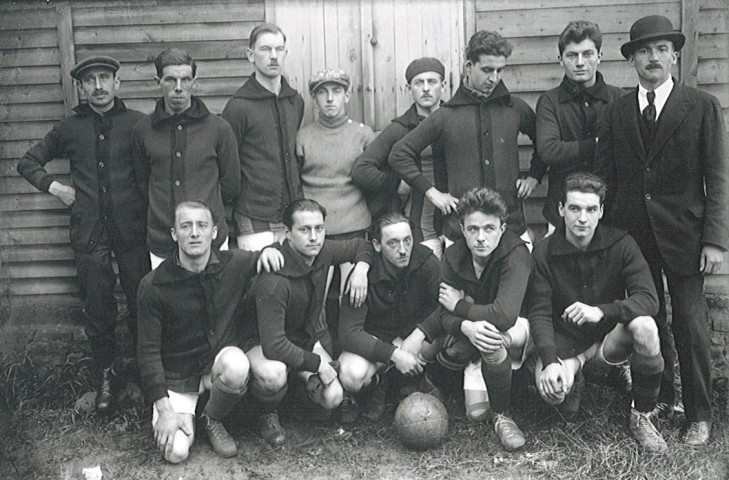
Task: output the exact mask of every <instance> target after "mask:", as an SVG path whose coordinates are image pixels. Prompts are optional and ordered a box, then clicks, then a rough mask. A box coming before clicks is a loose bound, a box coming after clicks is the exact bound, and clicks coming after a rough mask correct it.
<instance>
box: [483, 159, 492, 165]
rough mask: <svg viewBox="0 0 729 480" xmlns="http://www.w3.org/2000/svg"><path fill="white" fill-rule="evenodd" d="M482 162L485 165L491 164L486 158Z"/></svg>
mask: <svg viewBox="0 0 729 480" xmlns="http://www.w3.org/2000/svg"><path fill="white" fill-rule="evenodd" d="M483 163H485V164H486V165H491V162H489V161H488V160H484V161H483Z"/></svg>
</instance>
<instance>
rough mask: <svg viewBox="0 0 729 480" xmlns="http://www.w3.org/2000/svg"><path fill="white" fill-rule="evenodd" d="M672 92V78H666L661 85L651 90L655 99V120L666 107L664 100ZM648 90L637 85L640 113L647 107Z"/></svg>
mask: <svg viewBox="0 0 729 480" xmlns="http://www.w3.org/2000/svg"><path fill="white" fill-rule="evenodd" d="M671 90H673V77H668V80H666V81H665V82H663V85H661V86H660V87H658V88H656V89H655V90H653V92H654V93H655V94H656V99H655V100H654V102H653V104H654V105H655V106H656V120H657V119H658V118H659V117H660V116H661V111H663V107H664V106H665V105H666V100H668V96H669V95H670V94H671ZM647 95H648V90H647V89H646V88H645V87H643V85H640V84H638V107H639V108H640V111H641V112H642V111H643V110H644V109H645V107H647V106H648V97H647Z"/></svg>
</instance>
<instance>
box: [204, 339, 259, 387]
mask: <svg viewBox="0 0 729 480" xmlns="http://www.w3.org/2000/svg"><path fill="white" fill-rule="evenodd" d="M213 372H215V373H218V375H219V377H217V378H220V379H221V380H222V381H223V383H225V384H226V385H227V386H229V387H231V388H243V387H245V386H246V385H247V383H248V375H249V372H250V363H249V362H248V357H246V354H245V353H243V350H241V349H239V348H236V347H226V348H225V349H224V350H223V351H222V352H221V353H220V355H219V356H218V358H217V359H216V361H215V364H214V365H213Z"/></svg>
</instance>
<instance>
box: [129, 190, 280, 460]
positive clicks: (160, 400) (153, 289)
mask: <svg viewBox="0 0 729 480" xmlns="http://www.w3.org/2000/svg"><path fill="white" fill-rule="evenodd" d="M217 234H218V230H217V227H216V226H215V223H214V219H213V216H212V213H211V211H210V208H209V207H208V206H207V205H205V204H203V203H200V202H184V203H181V204H180V205H178V206H177V208H176V209H175V226H174V227H173V228H172V238H173V239H174V240H175V242H177V253H176V255H175V256H174V257H173V258H170V259H168V260H165V261H164V262H163V263H162V264H161V265H160V266H159V268H157V269H156V270H154V271H152V272H150V273H149V274H147V275H146V276H145V277H144V279H142V282H141V283H140V285H139V330H138V343H137V345H138V347H137V348H138V360H139V361H138V363H139V372H140V376H141V380H142V387H143V388H144V391H145V394H146V397H147V399H148V400H150V401H152V402H153V403H154V407H153V415H152V425H153V428H154V438H155V441H156V442H157V447H158V448H159V449H160V450H161V451H162V453H163V455H164V457H165V459H166V460H167V461H169V462H171V463H179V462H181V461H183V460H185V459H186V458H187V456H188V453H189V451H190V447H191V446H192V443H193V441H194V439H195V425H194V419H195V407H196V405H197V401H198V398H199V396H200V394H202V393H203V391H204V390H209V391H210V400H208V402H207V404H206V405H205V408H204V410H203V414H202V417H201V420H202V422H203V425H204V428H205V431H206V432H207V434H208V437H209V439H210V443H211V444H212V446H213V450H215V453H217V454H218V455H220V456H222V457H232V456H234V455H236V454H237V452H238V450H237V447H236V444H235V441H234V440H233V438H232V437H231V436H230V435H229V434H228V432H227V431H226V430H225V427H224V426H223V423H222V420H223V419H224V418H225V417H226V415H227V414H228V413H230V411H231V410H232V409H233V407H234V406H235V404H236V403H237V402H238V400H239V399H240V398H241V397H242V396H243V394H244V393H245V391H246V386H247V382H248V370H249V364H248V359H247V358H246V355H245V354H244V353H243V351H242V350H240V349H239V348H237V347H236V346H235V345H236V344H237V343H238V339H237V337H236V328H235V318H234V316H235V315H234V314H235V311H236V307H237V305H238V302H239V300H240V299H241V297H242V295H243V292H244V291H245V286H246V285H247V284H248V282H249V280H250V279H251V278H252V277H253V276H254V275H255V274H256V262H257V261H258V264H259V269H260V268H261V266H263V268H265V269H269V268H279V267H280V266H281V265H282V261H283V257H282V256H281V254H280V253H279V252H278V250H276V249H272V248H266V249H265V250H263V251H262V252H260V253H258V252H245V251H242V250H235V251H225V252H221V251H218V250H215V249H213V248H211V246H212V241H213V240H214V239H215V237H216V236H217ZM259 257H260V259H259Z"/></svg>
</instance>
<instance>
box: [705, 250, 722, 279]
mask: <svg viewBox="0 0 729 480" xmlns="http://www.w3.org/2000/svg"><path fill="white" fill-rule="evenodd" d="M723 261H724V252H722V251H721V249H720V248H719V247H715V246H714V245H704V246H703V247H701V260H700V261H699V270H700V271H701V273H703V274H704V275H711V274H712V273H716V272H718V271H719V269H720V268H721V264H722V262H723Z"/></svg>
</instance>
